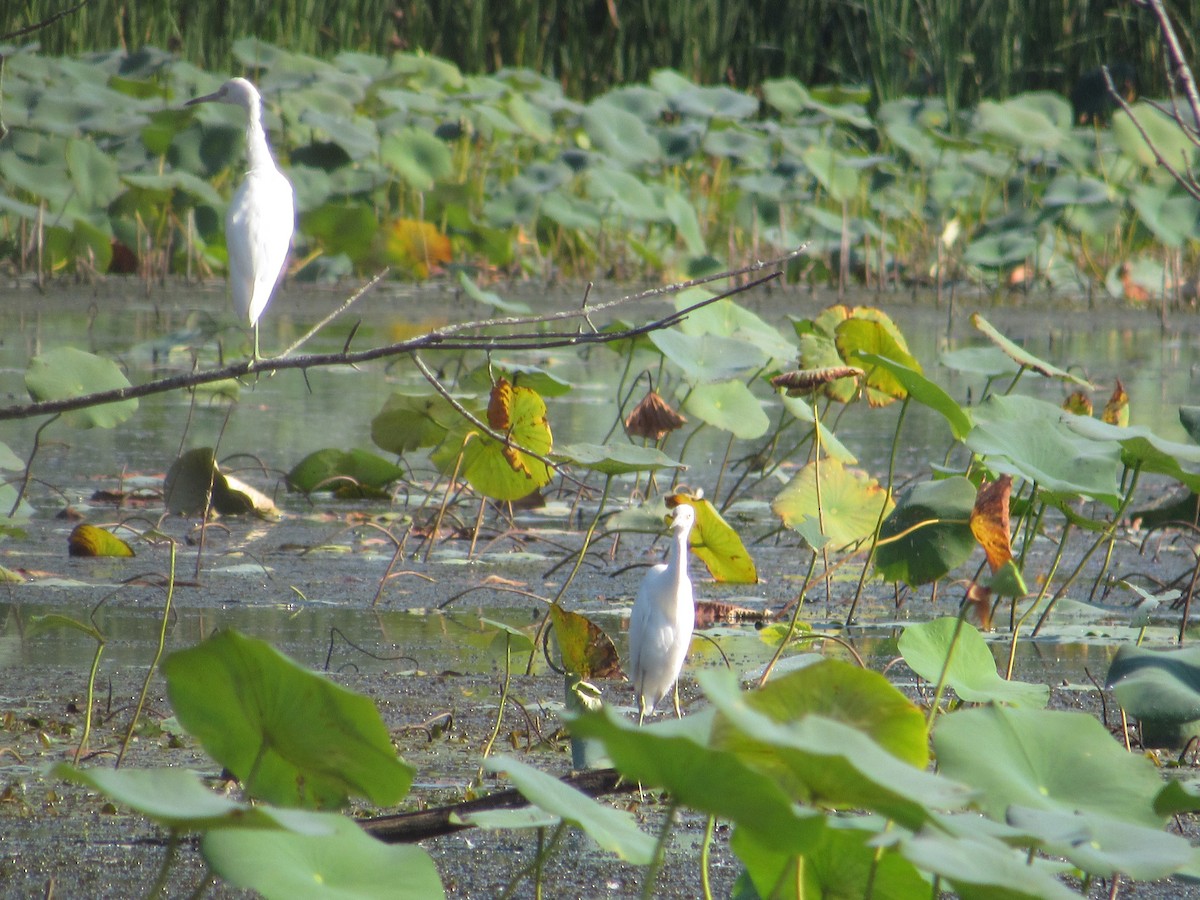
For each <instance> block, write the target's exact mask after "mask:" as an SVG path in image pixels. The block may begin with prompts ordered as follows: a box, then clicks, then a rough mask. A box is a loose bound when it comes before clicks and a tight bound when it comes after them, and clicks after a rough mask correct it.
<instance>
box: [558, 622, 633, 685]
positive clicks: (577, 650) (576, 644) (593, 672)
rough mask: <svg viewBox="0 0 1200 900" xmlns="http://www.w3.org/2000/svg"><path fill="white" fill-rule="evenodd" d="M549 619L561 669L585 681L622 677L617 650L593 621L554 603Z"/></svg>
mask: <svg viewBox="0 0 1200 900" xmlns="http://www.w3.org/2000/svg"><path fill="white" fill-rule="evenodd" d="M550 618H551V619H553V621H554V636H555V638H556V639H557V640H558V651H559V654H560V656H561V658H562V664H563V668H564V669H566V670H567V671H568V672H571V673H572V674H575V675H578V676H579V677H580V678H582V679H584V680H585V681H591V680H592V679H593V678H620V677H621V676H622V675H623V674H624V673H623V672H622V671H621V660H620V658H619V657H618V656H617V648H616V647H615V646H613V642H612V640H611V639H610V638H609V636H608V635H607V634H605V633H604V629H602V628H600V626H598V625H597V624H596V623H595V622H593V621H592V620H591V619H588V618H587V617H586V616H582V615H580V614H579V613H577V612H571V611H570V610H566V609H563V608H562V607H561V606H559V605H558V604H557V603H554V604H552V605H551V606H550Z"/></svg>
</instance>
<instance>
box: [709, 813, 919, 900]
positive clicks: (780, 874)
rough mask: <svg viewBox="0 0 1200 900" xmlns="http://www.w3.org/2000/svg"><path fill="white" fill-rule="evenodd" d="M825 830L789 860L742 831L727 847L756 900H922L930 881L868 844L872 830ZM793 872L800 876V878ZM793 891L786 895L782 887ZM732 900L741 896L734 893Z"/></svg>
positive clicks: (900, 859) (903, 861)
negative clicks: (786, 899)
mask: <svg viewBox="0 0 1200 900" xmlns="http://www.w3.org/2000/svg"><path fill="white" fill-rule="evenodd" d="M831 825H833V826H836V827H830V828H826V829H825V830H824V831H823V832H821V835H820V838H819V839H818V840H817V841H816V842H815V843H814V844H813V846H812V847H810V848H809V849H808V851H807V852H805V853H804V854H800V855H798V856H792V855H788V854H785V853H778V852H775V851H772V850H770V849H769V848H767V847H765V846H763V844H762V843H761V842H760V841H759V840H758V839H757V835H756V834H755V833H754V832H752V831H747V830H746V829H744V828H738V829H737V830H736V831H734V833H733V836H732V837H731V838H730V840H729V845H730V848H731V849H732V850H733V852H734V853H736V854H737V858H738V859H739V860H741V863H742V865H744V866H745V867H746V873H747V874H748V875H749V877H750V880H751V881H752V882H753V884H754V886H755V888H756V889H757V892H758V893H757V894H756V895H755V896H758V897H778V898H783V897H796V898H812V900H835V898H847V900H849V898H852V897H868V896H869V897H871V898H872V900H925V898H927V897H929V896H930V891H929V881H928V880H927V879H926V878H925V877H924V876H923V875H922V874H921V873H920V872H918V871H917V869H916V867H915V866H914V865H913V864H912V863H910V862H909V861H908V860H906V859H904V858H903V857H901V856H900V855H899V854H898V853H896V852H894V851H892V850H885V851H883V852H881V851H880V850H879V849H878V848H877V847H876V846H875V844H874V842H873V841H872V838H873V837H875V836H876V834H877V831H876V830H874V829H863V828H853V827H850V826H849V825H846V824H844V823H843V821H842V820H840V819H835V820H832V821H831ZM796 873H800V877H799V879H797V878H796ZM784 884H787V885H788V886H789V887H794V893H785V892H784V891H783V890H781V889H780V888H781V885H784ZM733 896H735V897H742V896H744V895H743V894H740V893H738V892H737V891H735V892H734V895H733Z"/></svg>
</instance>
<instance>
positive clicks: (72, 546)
mask: <svg viewBox="0 0 1200 900" xmlns="http://www.w3.org/2000/svg"><path fill="white" fill-rule="evenodd" d="M67 549H68V551H69V552H70V554H71V556H133V555H135V554H134V552H133V548H131V547H130V546H129V545H128V544H127V543H125V542H124V541H123V540H121V539H120V538H119V537H117V536H116V535H115V534H112V533H110V532H108V531H105V530H104V529H103V528H97V527H96V526H95V525H89V524H87V523H86V522H84V523H82V524H79V525H76V526H75V530H74V531H72V532H71V536H70V537H69V538H67Z"/></svg>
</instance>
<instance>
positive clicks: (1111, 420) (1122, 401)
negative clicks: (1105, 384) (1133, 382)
mask: <svg viewBox="0 0 1200 900" xmlns="http://www.w3.org/2000/svg"><path fill="white" fill-rule="evenodd" d="M1100 419H1101V420H1102V421H1104V422H1107V423H1108V424H1109V425H1119V426H1120V427H1121V428H1124V427H1125V426H1127V425H1128V424H1129V394H1127V393H1126V392H1125V385H1123V384H1121V379H1120V378H1118V379H1117V386H1116V387H1115V388H1113V392H1112V396H1111V397H1109V398H1108V402H1107V403H1106V404H1104V412H1102V413H1101V414H1100Z"/></svg>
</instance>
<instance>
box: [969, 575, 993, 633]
mask: <svg viewBox="0 0 1200 900" xmlns="http://www.w3.org/2000/svg"><path fill="white" fill-rule="evenodd" d="M967 603H969V604H970V607H969V611H970V612H972V613H974V615H975V618H976V620H977V621H978V622H979V627H980V628H982V629H983V630H984V631H989V630H990V629H991V627H992V589H991V588H989V587H984V586H983V585H982V584H980V583H979V582H977V581H974V582H971V584H970V586H969V587H968V588H967Z"/></svg>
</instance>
